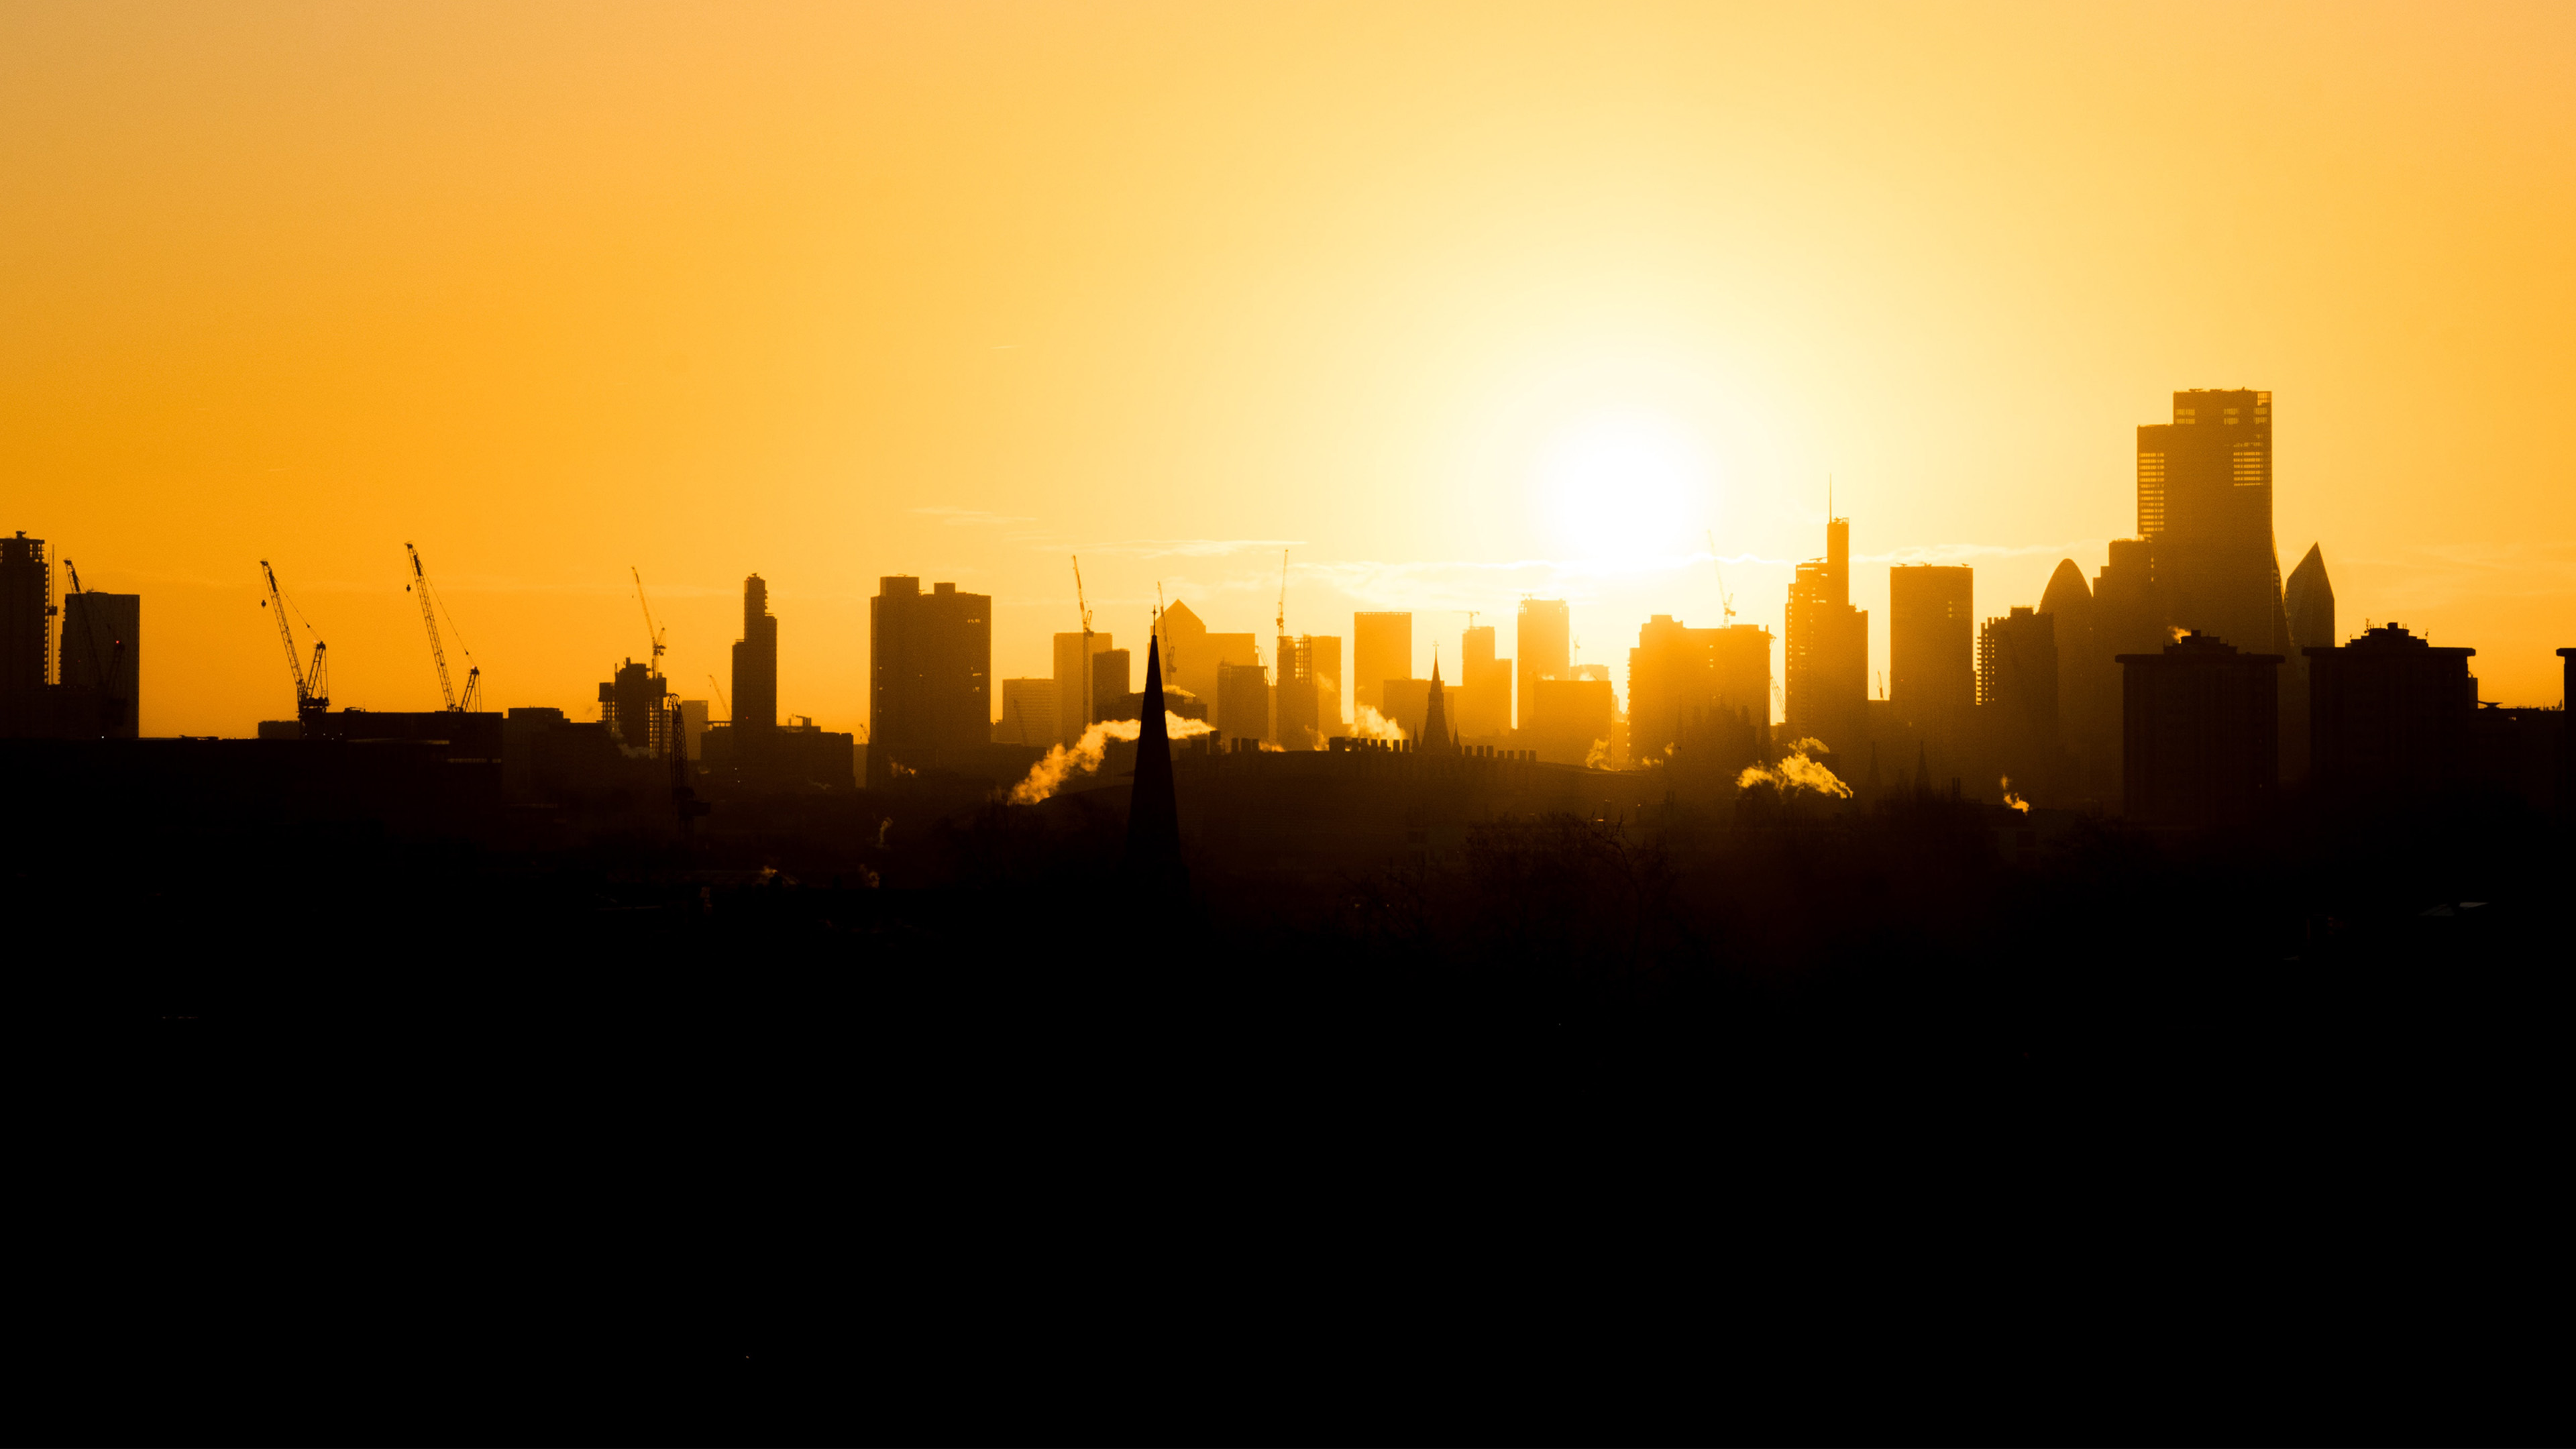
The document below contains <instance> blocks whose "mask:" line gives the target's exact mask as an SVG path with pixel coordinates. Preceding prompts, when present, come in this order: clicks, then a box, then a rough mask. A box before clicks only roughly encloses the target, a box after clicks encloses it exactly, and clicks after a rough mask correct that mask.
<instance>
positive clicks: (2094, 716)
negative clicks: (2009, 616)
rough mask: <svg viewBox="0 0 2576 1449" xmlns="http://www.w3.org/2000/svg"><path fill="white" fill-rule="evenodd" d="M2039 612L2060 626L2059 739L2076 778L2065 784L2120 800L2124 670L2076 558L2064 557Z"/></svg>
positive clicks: (2079, 791) (2050, 579)
mask: <svg viewBox="0 0 2576 1449" xmlns="http://www.w3.org/2000/svg"><path fill="white" fill-rule="evenodd" d="M2039 612H2040V613H2042V614H2044V615H2047V616H2048V617H2049V618H2051V619H2053V620H2055V621H2056V624H2057V630H2056V632H2057V724H2058V739H2059V742H2060V743H2061V744H2063V745H2064V746H2065V748H2066V751H2067V755H2068V757H2069V760H2070V762H2071V766H2072V769H2073V777H2072V778H2071V779H2069V780H2068V781H2066V786H2067V788H2069V789H2070V790H2072V791H2074V792H2075V793H2076V794H2078V795H2082V796H2089V797H2091V798H2093V799H2096V800H2107V799H2112V798H2115V797H2116V795H2117V793H2118V780H2117V778H2116V772H2117V770H2118V769H2119V758H2120V752H2119V745H2118V736H2119V732H2120V674H2119V668H2120V667H2119V666H2118V665H2116V664H2113V663H2112V662H2111V656H2110V654H2109V653H2108V652H2106V651H2105V650H2103V648H2102V647H2101V645H2100V643H2099V642H2098V640H2097V639H2096V637H2095V635H2094V629H2093V590H2092V589H2091V588H2090V587H2089V586H2088V585H2086V583H2085V582H2084V570H2083V569H2082V568H2081V567H2079V566H2078V565H2077V564H2076V562H2075V560H2073V559H2071V558H2070V559H2061V560H2059V562H2058V565H2057V572H2055V573H2053V574H2051V575H2049V576H2048V590H2047V592H2045V593H2043V594H2041V595H2040V596H2039Z"/></svg>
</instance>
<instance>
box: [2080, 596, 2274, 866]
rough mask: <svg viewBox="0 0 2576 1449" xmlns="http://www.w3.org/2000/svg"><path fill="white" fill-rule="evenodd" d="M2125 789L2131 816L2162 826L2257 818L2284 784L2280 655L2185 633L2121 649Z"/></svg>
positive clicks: (2217, 822)
mask: <svg viewBox="0 0 2576 1449" xmlns="http://www.w3.org/2000/svg"><path fill="white" fill-rule="evenodd" d="M2118 663H2119V664H2120V666H2121V668H2122V670H2123V672H2124V675H2125V683H2124V687H2123V690H2122V696H2123V697H2122V701H2121V747H2120V753H2121V765H2122V771H2123V775H2124V779H2123V781H2122V787H2121V793H2122V795H2123V796H2124V797H2125V799H2126V801H2127V811H2128V814H2129V815H2131V816H2132V817H2134V818H2136V819H2139V820H2145V821H2149V822H2152V823H2155V824H2162V825H2202V826H2206V825H2230V824H2241V823H2243V822H2245V821H2248V820H2251V819H2253V818H2255V816H2257V815H2258V814H2259V813H2261V811H2262V810H2263V809H2264V807H2265V806H2266V805H2267V804H2269V803H2270V801H2271V799H2272V797H2273V794H2274V791H2275V790H2276V788H2277V787H2278V783H2279V777H2280V763H2279V760H2278V758H2277V755H2278V751H2279V747H2280V738H2281V731H2280V721H2279V717H2278V710H2279V704H2280V693H2279V688H2278V686H2277V685H2276V684H2275V682H2274V677H2275V675H2277V673H2278V672H2279V670H2280V667H2281V656H2279V655H2278V654H2248V653H2245V652H2244V651H2243V650H2240V649H2237V648H2236V647H2235V646H2233V645H2230V644H2226V643H2223V642H2221V641H2220V640H2217V639H2214V638H2211V637H2210V636H2208V635H2206V634H2188V635H2185V636H2184V637H2183V638H2181V639H2179V640H2177V641H2175V642H2174V643H2172V644H2169V645H2167V646H2165V647H2164V648H2163V649H2161V650H2158V651H2156V652H2154V653H2151V654H2123V655H2121V656H2119V659H2118Z"/></svg>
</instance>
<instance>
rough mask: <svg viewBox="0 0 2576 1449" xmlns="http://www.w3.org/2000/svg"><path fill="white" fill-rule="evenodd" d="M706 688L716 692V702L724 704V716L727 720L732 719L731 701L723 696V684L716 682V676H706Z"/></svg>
mask: <svg viewBox="0 0 2576 1449" xmlns="http://www.w3.org/2000/svg"><path fill="white" fill-rule="evenodd" d="M707 688H709V689H712V690H714V691H715V692H716V703H718V704H721V705H723V706H724V712H725V718H726V719H728V720H730V719H732V718H733V703H732V701H730V700H728V699H726V698H725V693H724V686H723V685H721V684H718V683H716V677H715V676H714V675H712V674H710V675H708V676H707Z"/></svg>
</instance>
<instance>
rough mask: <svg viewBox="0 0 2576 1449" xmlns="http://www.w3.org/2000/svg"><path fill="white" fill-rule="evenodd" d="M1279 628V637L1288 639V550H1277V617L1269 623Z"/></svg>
mask: <svg viewBox="0 0 2576 1449" xmlns="http://www.w3.org/2000/svg"><path fill="white" fill-rule="evenodd" d="M1270 622H1271V623H1273V624H1276V625H1278V626H1279V637H1280V638H1282V639H1285V638H1287V637H1288V550H1286V549H1284V548H1283V549H1281V550H1279V615H1278V617H1277V618H1275V619H1272V620H1271V621H1270Z"/></svg>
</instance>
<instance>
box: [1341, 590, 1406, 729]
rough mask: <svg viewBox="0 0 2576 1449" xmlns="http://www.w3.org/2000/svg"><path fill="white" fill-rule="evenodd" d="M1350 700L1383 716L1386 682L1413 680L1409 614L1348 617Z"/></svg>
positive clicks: (1400, 612)
mask: <svg viewBox="0 0 2576 1449" xmlns="http://www.w3.org/2000/svg"><path fill="white" fill-rule="evenodd" d="M1351 675H1352V679H1351V686H1352V698H1353V699H1354V700H1356V701H1357V702H1358V704H1359V706H1360V707H1361V708H1363V709H1373V710H1376V711H1378V712H1379V713H1380V714H1384V713H1386V693H1385V691H1386V682H1387V681H1388V680H1390V679H1410V678H1412V677H1413V615H1412V614H1411V613H1410V612H1402V611H1399V612H1389V613H1372V614H1354V615H1352V616H1351Z"/></svg>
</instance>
